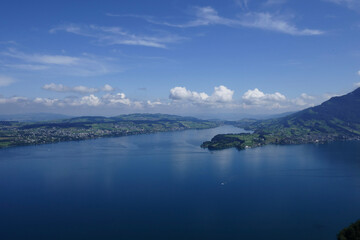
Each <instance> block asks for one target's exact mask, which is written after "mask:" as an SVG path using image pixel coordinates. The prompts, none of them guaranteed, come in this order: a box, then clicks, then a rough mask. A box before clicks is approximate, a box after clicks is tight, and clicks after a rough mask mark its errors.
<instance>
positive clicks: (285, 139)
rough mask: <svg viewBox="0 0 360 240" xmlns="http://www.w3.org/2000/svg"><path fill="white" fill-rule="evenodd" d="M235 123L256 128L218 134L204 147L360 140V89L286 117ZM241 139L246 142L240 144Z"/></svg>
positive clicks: (205, 143) (239, 125) (220, 147)
mask: <svg viewBox="0 0 360 240" xmlns="http://www.w3.org/2000/svg"><path fill="white" fill-rule="evenodd" d="M234 125H235V126H238V127H243V128H245V129H246V130H252V131H253V134H226V135H224V134H222V135H217V136H216V137H214V138H213V139H212V140H211V141H208V142H204V143H203V145H202V147H205V148H209V149H223V148H228V147H237V148H238V149H244V148H247V147H257V146H262V145H266V144H300V143H317V142H326V141H334V140H352V139H360V88H358V89H356V90H355V91H353V92H351V93H349V94H347V95H344V96H340V97H333V98H331V99H330V100H328V101H326V102H324V103H322V104H321V105H319V106H316V107H311V108H307V109H305V110H302V111H299V112H296V113H293V114H291V115H288V116H285V117H282V118H276V119H270V120H264V121H258V120H250V119H245V120H243V121H239V122H235V123H234ZM239 140H243V141H244V142H243V143H241V144H239V142H238V141H239Z"/></svg>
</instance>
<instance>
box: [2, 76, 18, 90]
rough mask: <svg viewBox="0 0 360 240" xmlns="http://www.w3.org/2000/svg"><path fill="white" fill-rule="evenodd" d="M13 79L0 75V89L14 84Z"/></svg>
mask: <svg viewBox="0 0 360 240" xmlns="http://www.w3.org/2000/svg"><path fill="white" fill-rule="evenodd" d="M14 82H15V79H13V78H11V77H7V76H1V75H0V87H5V86H9V85H10V84H12V83H14Z"/></svg>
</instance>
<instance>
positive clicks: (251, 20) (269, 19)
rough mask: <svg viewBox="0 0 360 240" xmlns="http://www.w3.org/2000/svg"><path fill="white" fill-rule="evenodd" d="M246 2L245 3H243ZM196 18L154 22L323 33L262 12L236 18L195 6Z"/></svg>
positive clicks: (296, 34) (283, 31)
mask: <svg viewBox="0 0 360 240" xmlns="http://www.w3.org/2000/svg"><path fill="white" fill-rule="evenodd" d="M240 2H241V3H242V5H243V6H247V2H246V1H240ZM245 3H246V4H245ZM195 10H196V12H195V16H196V19H195V20H192V21H190V22H187V23H184V24H172V23H168V22H162V23H159V22H154V21H151V22H152V23H157V24H163V25H167V26H172V27H179V28H188V27H198V26H208V25H225V26H232V27H236V26H242V27H248V28H259V29H263V30H269V31H276V32H281V33H285V34H289V35H294V36H311V35H321V34H324V32H323V31H321V30H316V29H307V28H305V29H299V28H298V27H296V26H295V25H293V24H291V23H289V22H287V21H286V20H285V18H284V17H283V16H278V15H273V14H270V13H263V12H248V13H246V14H242V15H239V17H238V18H236V19H230V18H224V17H221V16H219V14H218V12H217V11H216V10H215V9H214V8H212V7H197V8H195Z"/></svg>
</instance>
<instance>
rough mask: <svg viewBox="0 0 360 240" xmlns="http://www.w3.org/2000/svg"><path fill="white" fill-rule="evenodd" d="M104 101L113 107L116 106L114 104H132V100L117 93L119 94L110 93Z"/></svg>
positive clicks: (104, 97)
mask: <svg viewBox="0 0 360 240" xmlns="http://www.w3.org/2000/svg"><path fill="white" fill-rule="evenodd" d="M102 100H103V101H104V102H106V103H108V104H111V105H114V104H124V105H130V104H131V101H130V99H128V98H126V96H125V94H124V93H117V94H109V93H108V94H105V95H104V96H103V97H102Z"/></svg>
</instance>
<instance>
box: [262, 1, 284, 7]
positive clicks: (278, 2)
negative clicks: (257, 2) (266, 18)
mask: <svg viewBox="0 0 360 240" xmlns="http://www.w3.org/2000/svg"><path fill="white" fill-rule="evenodd" d="M286 1H287V0H267V1H266V2H265V3H264V6H274V5H281V4H284V3H286Z"/></svg>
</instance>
